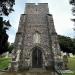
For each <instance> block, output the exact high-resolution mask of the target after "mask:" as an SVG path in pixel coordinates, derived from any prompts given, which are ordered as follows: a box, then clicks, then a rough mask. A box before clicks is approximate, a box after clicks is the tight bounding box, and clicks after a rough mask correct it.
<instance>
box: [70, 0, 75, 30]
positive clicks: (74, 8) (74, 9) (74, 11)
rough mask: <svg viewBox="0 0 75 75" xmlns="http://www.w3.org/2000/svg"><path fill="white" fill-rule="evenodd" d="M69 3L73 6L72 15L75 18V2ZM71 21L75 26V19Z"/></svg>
mask: <svg viewBox="0 0 75 75" xmlns="http://www.w3.org/2000/svg"><path fill="white" fill-rule="evenodd" d="M69 3H70V4H71V5H72V6H73V7H72V13H73V16H75V0H70V1H69ZM71 20H72V21H73V22H74V25H75V18H73V19H71ZM73 30H74V31H75V26H74V28H73Z"/></svg>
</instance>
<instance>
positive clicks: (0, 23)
mask: <svg viewBox="0 0 75 75" xmlns="http://www.w3.org/2000/svg"><path fill="white" fill-rule="evenodd" d="M14 4H15V0H0V16H1V17H0V54H2V53H4V52H6V51H8V50H9V43H8V34H7V33H6V31H7V30H9V28H10V27H11V25H10V22H9V21H6V20H3V17H2V16H3V15H5V16H8V15H9V14H10V13H11V12H12V11H14V10H13V5H14Z"/></svg>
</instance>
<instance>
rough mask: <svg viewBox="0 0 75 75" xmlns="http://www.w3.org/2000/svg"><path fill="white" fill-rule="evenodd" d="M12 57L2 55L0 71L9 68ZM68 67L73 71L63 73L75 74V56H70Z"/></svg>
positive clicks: (64, 74) (65, 74)
mask: <svg viewBox="0 0 75 75" xmlns="http://www.w3.org/2000/svg"><path fill="white" fill-rule="evenodd" d="M10 61H11V58H5V57H0V71H2V70H5V69H7V67H8V65H9V63H10ZM68 61H69V62H68V67H69V69H70V70H71V71H72V72H73V73H63V75H75V56H74V57H68Z"/></svg>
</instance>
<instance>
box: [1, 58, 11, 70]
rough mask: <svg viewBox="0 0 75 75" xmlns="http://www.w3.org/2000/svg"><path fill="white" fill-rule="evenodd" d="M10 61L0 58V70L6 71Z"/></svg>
mask: <svg viewBox="0 0 75 75" xmlns="http://www.w3.org/2000/svg"><path fill="white" fill-rule="evenodd" d="M10 61H11V59H10V58H0V70H4V69H6V68H7V67H8V65H9V62H10Z"/></svg>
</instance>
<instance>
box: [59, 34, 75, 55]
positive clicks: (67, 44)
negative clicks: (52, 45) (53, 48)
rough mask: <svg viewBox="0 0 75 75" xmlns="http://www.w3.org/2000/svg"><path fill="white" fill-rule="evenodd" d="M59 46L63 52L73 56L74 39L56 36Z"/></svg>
mask: <svg viewBox="0 0 75 75" xmlns="http://www.w3.org/2000/svg"><path fill="white" fill-rule="evenodd" d="M58 39H59V45H60V48H61V50H62V51H63V52H67V53H73V54H75V39H72V38H70V37H66V36H61V35H58Z"/></svg>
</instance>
